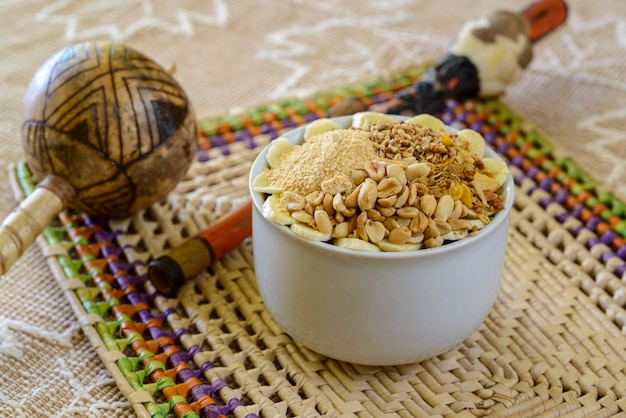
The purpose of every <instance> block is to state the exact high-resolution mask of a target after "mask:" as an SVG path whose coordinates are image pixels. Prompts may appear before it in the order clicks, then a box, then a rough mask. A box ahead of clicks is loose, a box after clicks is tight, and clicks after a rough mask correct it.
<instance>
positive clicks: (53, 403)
mask: <svg viewBox="0 0 626 418" xmlns="http://www.w3.org/2000/svg"><path fill="white" fill-rule="evenodd" d="M568 3H569V6H570V15H569V20H568V23H567V25H566V26H565V27H563V28H561V29H560V30H559V31H558V32H557V33H554V34H552V35H551V36H549V37H548V38H546V39H543V40H541V41H540V42H539V43H538V44H537V45H536V46H535V48H534V53H535V57H534V60H533V62H532V63H531V65H530V66H529V67H528V68H527V69H526V71H525V72H524V74H523V76H522V78H521V79H520V80H519V81H518V82H517V83H515V84H514V85H512V86H510V88H509V89H508V90H507V91H506V93H505V95H504V96H503V97H502V101H503V102H504V103H505V104H506V105H508V106H509V107H510V108H511V109H512V110H513V111H514V112H516V113H517V114H518V115H520V116H521V117H522V118H523V119H524V120H525V121H527V122H528V123H530V124H532V125H534V126H536V127H538V129H539V130H540V131H541V132H542V133H543V134H545V135H546V136H547V137H548V138H550V140H551V141H552V142H553V143H554V145H555V146H556V147H557V152H560V153H562V154H563V155H569V156H571V157H572V158H573V159H574V160H575V161H576V162H577V163H578V164H579V165H580V166H581V167H583V168H584V169H585V170H586V171H587V172H588V173H590V174H591V175H592V176H593V177H595V178H596V179H599V180H601V181H602V182H603V183H604V187H605V188H606V189H607V190H612V191H613V192H614V193H616V194H617V195H619V196H622V197H624V196H626V182H625V181H624V180H626V164H624V163H623V161H624V159H625V158H626V147H624V146H623V145H622V144H623V142H624V140H625V139H626V136H625V135H624V130H625V129H626V77H625V76H624V74H626V58H625V57H626V53H625V52H626V2H624V1H622V0H602V1H600V2H589V1H586V0H570V1H569V2H568ZM120 4H121V3H119V2H109V1H106V0H87V1H82V2H67V1H64V0H54V1H43V0H26V1H19V2H18V1H12V0H4V1H2V2H0V33H1V34H2V36H1V37H0V51H1V52H2V54H1V56H2V62H1V63H0V112H1V114H2V117H1V118H0V161H1V164H0V165H1V166H3V167H8V165H9V164H10V163H15V162H17V161H20V160H22V159H23V158H24V154H23V152H22V149H21V139H20V130H21V123H22V119H21V104H22V98H23V95H24V92H25V90H26V86H27V84H28V82H29V81H30V78H31V77H32V75H33V74H34V72H35V71H36V69H37V68H38V66H39V65H40V64H41V63H43V61H44V60H45V59H47V58H48V57H49V56H50V55H52V54H53V53H54V52H56V51H57V50H59V49H61V48H63V47H65V46H67V45H70V44H74V43H77V42H80V41H85V40H91V39H112V40H115V41H119V42H123V43H125V44H127V45H128V46H131V47H134V48H136V49H138V50H140V51H142V52H144V53H145V54H147V55H148V56H150V57H152V58H153V59H155V60H156V61H157V62H159V63H160V64H162V65H163V66H164V67H168V68H169V67H173V68H175V77H176V78H177V80H178V81H179V82H180V83H181V84H182V86H183V87H184V88H185V90H186V91H187V92H188V94H189V96H190V99H191V102H192V103H193V106H194V108H195V111H196V114H197V116H198V117H200V118H202V117H209V116H216V115H221V114H224V113H225V112H227V111H229V110H231V109H234V108H240V109H242V108H246V107H250V106H254V105H258V104H261V103H267V102H271V101H274V100H279V99H283V98H288V97H293V96H298V97H304V96H307V95H311V94H313V93H315V92H319V91H323V90H327V89H329V88H330V87H335V86H344V85H346V84H349V83H354V82H357V81H362V80H368V79H373V78H376V77H379V76H384V75H387V74H391V73H393V72H394V71H398V70H402V69H405V68H407V67H410V66H414V65H418V64H425V63H430V62H434V61H436V60H437V59H438V58H439V57H441V56H442V54H443V53H444V52H445V51H446V48H447V47H448V46H449V45H450V43H451V42H452V41H453V39H454V37H455V34H456V32H457V30H458V29H459V28H460V26H461V25H462V23H463V22H464V21H466V20H468V19H470V18H476V17H480V16H484V15H487V14H489V13H490V12H492V11H494V10H497V9H498V8H501V7H502V2H498V1H496V0H475V1H472V2H471V7H458V4H459V2H456V1H453V0H440V1H437V2H428V1H425V0H418V1H406V0H392V1H388V2H379V1H376V0H367V1H361V0H339V1H328V0H319V1H315V2H304V1H298V0H289V1H284V2H274V1H269V0H241V1H238V2H227V1H224V0H213V1H206V2H199V1H191V0H183V1H179V2H165V1H164V0H143V1H127V2H123V4H124V5H123V6H121V5H120ZM468 4H469V2H468ZM526 4H527V3H526V2H525V1H510V2H507V6H508V7H510V8H512V9H513V10H520V9H522V8H523V7H524V6H525V5H526ZM444 11H445V12H444ZM0 176H1V177H0V185H1V186H0V193H2V199H0V216H1V217H2V218H5V217H6V216H7V215H8V214H9V212H10V211H11V209H12V208H13V207H14V197H13V193H12V192H11V189H10V186H9V182H8V180H7V174H6V172H5V171H3V172H1V173H0ZM0 287H2V288H3V289H5V291H3V292H2V294H0V376H7V374H6V373H7V371H9V370H10V371H11V372H10V376H11V378H10V379H6V378H3V379H0V405H4V406H0V412H4V413H6V414H10V415H13V416H50V415H52V414H53V413H55V414H57V415H55V416H111V415H115V416H120V415H128V416H130V415H132V409H131V408H130V406H129V403H128V402H127V400H126V399H125V398H124V396H123V395H122V394H121V393H120V392H119V390H118V388H117V386H116V384H115V382H114V380H113V378H112V377H111V375H110V374H109V372H108V371H107V369H106V368H105V367H104V366H103V365H102V363H101V361H100V359H99V357H98V356H97V355H96V353H95V351H94V350H93V348H92V346H91V344H90V343H89V341H88V340H87V338H86V337H85V336H84V335H83V333H82V331H81V330H80V327H79V324H78V322H77V321H76V318H75V316H74V313H73V311H72V309H71V308H70V307H69V306H68V305H67V301H66V298H65V296H64V294H63V292H62V291H61V289H60V288H59V286H58V285H57V283H56V282H55V280H54V279H53V277H52V274H51V273H50V271H49V269H48V267H47V265H46V263H45V259H44V257H43V255H42V253H41V251H40V250H39V249H38V248H37V247H36V246H32V247H31V248H29V249H28V250H27V251H26V252H25V254H24V255H23V256H22V258H21V259H20V260H18V262H17V263H16V265H14V266H13V268H12V269H11V270H10V271H9V272H8V273H6V274H5V275H4V276H2V277H0ZM0 415H1V414H0Z"/></svg>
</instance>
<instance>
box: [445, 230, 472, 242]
mask: <svg viewBox="0 0 626 418" xmlns="http://www.w3.org/2000/svg"><path fill="white" fill-rule="evenodd" d="M468 235H469V233H468V232H467V231H465V230H463V231H450V232H446V233H445V234H443V235H442V236H441V237H442V238H443V239H444V241H458V240H460V239H463V238H465V237H467V236H468Z"/></svg>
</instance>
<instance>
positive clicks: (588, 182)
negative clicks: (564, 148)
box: [10, 69, 626, 418]
mask: <svg viewBox="0 0 626 418" xmlns="http://www.w3.org/2000/svg"><path fill="white" fill-rule="evenodd" d="M420 75H421V70H420V69H416V70H407V71H405V72H403V73H401V74H398V75H397V76H394V77H393V78H391V79H388V80H375V81H372V82H371V83H360V84H358V85H354V86H351V87H349V88H346V89H341V90H335V91H332V92H326V93H324V94H320V95H318V96H315V97H312V98H310V99H294V100H289V101H284V102H280V103H274V104H269V105H264V106H259V107H257V108H254V109H250V110H247V111H244V112H241V113H239V114H232V115H226V116H223V117H219V118H212V119H207V120H203V121H200V122H199V126H200V130H201V133H202V135H201V136H202V137H201V138H200V144H199V149H198V159H197V161H196V162H195V163H194V164H193V165H192V167H191V169H190V172H189V174H188V176H187V177H186V178H185V180H184V181H183V182H182V183H180V184H179V185H178V187H177V188H176V190H175V191H174V192H173V193H172V194H171V195H170V196H169V197H168V198H167V199H166V200H164V201H163V202H160V203H159V204H155V205H154V206H153V207H151V208H150V209H148V210H145V211H143V212H141V213H139V214H137V215H134V216H133V217H131V218H127V219H122V220H110V219H102V218H94V217H89V216H86V215H84V214H80V213H71V212H64V213H62V214H61V215H60V216H59V218H58V221H57V222H56V223H55V224H54V225H51V226H50V227H49V228H47V229H46V231H45V233H44V234H43V235H42V236H41V237H40V238H39V239H38V241H37V242H38V245H39V247H40V248H41V249H42V251H43V253H44V255H45V257H46V259H47V262H48V264H49V266H50V269H51V271H52V273H53V274H54V276H55V278H56V280H57V281H58V283H59V285H60V286H62V288H63V289H65V290H66V292H65V293H66V295H67V299H68V301H69V303H70V305H71V306H72V307H73V308H74V310H75V313H76V316H77V318H78V320H79V322H80V323H81V326H82V329H83V331H84V333H85V334H86V335H87V337H88V338H89V340H90V342H91V344H92V345H93V348H94V350H96V352H97V353H98V355H99V356H100V358H101V359H102V361H103V363H104V364H105V365H106V367H107V368H108V369H109V371H110V372H111V375H112V376H113V378H114V379H115V381H116V383H117V385H118V387H119V388H120V390H121V391H122V393H123V394H124V395H125V396H126V397H127V399H128V400H129V402H130V403H131V404H132V406H133V408H134V410H135V412H136V413H137V415H138V416H139V417H175V416H176V417H185V418H192V417H220V416H233V417H257V416H258V417H313V416H329V417H336V416H345V417H357V416H358V417H379V416H385V417H432V416H457V417H476V416H493V417H505V416H506V417H509V416H516V417H556V416H570V417H608V416H626V412H625V411H626V401H625V400H624V397H625V395H626V379H625V376H624V373H625V371H626V350H625V348H626V335H624V329H625V327H626V311H625V310H624V305H625V304H626V284H625V283H624V282H623V281H622V277H626V275H625V272H626V263H625V262H624V260H625V259H626V240H625V238H624V237H625V236H626V221H624V219H625V216H626V205H624V203H623V202H622V201H620V200H619V199H618V198H616V197H615V196H614V195H613V194H611V193H610V192H608V191H602V186H601V185H600V184H598V183H597V182H596V181H594V179H592V178H590V177H589V176H588V175H586V174H585V173H584V172H583V171H582V170H580V168H579V167H578V166H577V165H576V164H575V163H574V162H573V161H572V160H571V159H569V158H567V157H563V156H558V155H557V153H556V152H554V150H553V148H552V147H551V145H550V143H549V142H548V141H547V140H546V139H545V138H544V137H542V136H541V134H540V133H539V132H538V131H537V130H535V129H533V128H532V127H527V126H525V125H524V123H523V121H521V120H520V119H519V118H518V117H516V116H515V115H514V114H513V113H512V112H511V111H510V110H508V109H506V108H505V107H504V106H503V105H502V104H501V103H499V102H498V101H496V100H490V101H469V102H466V103H457V102H449V103H448V108H447V110H446V112H445V113H444V114H443V116H442V118H443V119H444V121H445V122H446V123H448V124H450V125H453V126H457V127H461V128H462V127H471V128H473V129H476V130H478V131H480V132H481V133H482V134H483V135H484V137H485V139H486V140H487V142H488V143H489V144H490V145H491V146H492V147H494V148H495V149H496V150H497V151H498V152H499V153H500V154H502V155H503V156H504V157H505V158H506V160H507V161H508V162H509V164H510V167H511V170H512V172H513V174H514V178H515V182H516V199H515V207H514V209H513V211H512V215H511V227H510V232H509V245H508V251H507V258H506V263H505V270H504V273H503V281H502V285H501V288H500V292H499V295H498V298H497V300H496V303H495V305H494V307H493V309H492V310H491V312H490V313H489V316H488V317H487V318H486V320H485V321H484V323H483V324H482V325H481V326H480V327H479V329H477V330H476V331H475V332H474V333H473V334H472V335H471V336H470V337H468V338H467V339H466V340H465V341H464V342H463V343H462V344H460V345H459V346H458V347H457V348H455V349H453V350H450V351H449V352H447V353H445V354H442V355H439V356H437V357H434V358H432V359H430V360H427V361H423V362H421V363H417V364H408V365H403V366H397V367H369V366H368V367H366V366H360V365H355V364H347V363H343V362H338V361H335V360H332V359H328V358H325V357H322V356H320V355H318V354H316V353H314V352H312V351H310V350H308V349H306V348H304V347H302V346H301V345H299V344H298V343H297V342H294V341H293V340H292V339H291V338H290V337H289V336H288V335H287V334H285V333H284V332H283V331H282V329H281V328H280V327H279V326H278V325H277V324H276V323H275V322H274V321H273V320H272V318H271V316H270V315H269V313H268V312H267V311H266V309H265V307H264V305H263V302H262V300H261V297H260V295H259V292H258V290H257V287H256V283H255V276H254V269H253V260H252V251H253V249H252V247H251V244H250V242H245V243H243V244H242V245H241V246H240V247H238V248H237V249H236V250H234V251H233V252H232V253H230V254H228V255H227V256H226V257H225V258H224V259H222V260H221V261H219V262H216V263H214V265H212V266H211V267H210V269H208V271H207V272H206V273H203V274H201V275H200V276H199V277H197V278H196V279H194V280H193V281H191V282H189V283H187V284H186V285H185V286H184V287H183V289H182V290H181V292H180V294H179V296H178V297H177V298H175V299H168V298H165V297H164V296H162V295H160V294H158V293H156V292H155V291H154V287H153V286H152V284H151V283H150V282H149V281H148V280H147V277H146V263H147V262H148V261H149V260H150V259H151V258H153V257H156V256H158V255H161V254H163V253H164V252H166V251H167V250H168V249H169V248H172V247H173V246H176V245H178V244H180V243H182V242H183V241H184V240H185V239H186V238H188V237H190V236H192V235H194V234H195V233H197V232H199V231H200V230H202V229H204V228H206V227H207V226H208V225H209V224H211V223H212V222H214V221H215V220H216V219H217V218H219V217H220V216H222V215H223V214H225V213H226V212H228V211H229V210H231V209H232V208H233V207H236V206H238V205H240V204H243V203H244V202H245V201H246V199H247V197H248V192H247V175H248V171H249V168H250V165H251V163H252V160H253V159H254V158H255V156H256V155H257V154H258V152H259V150H260V149H261V148H262V147H263V146H264V145H266V144H267V143H269V142H270V141H271V140H272V139H274V138H276V137H277V136H278V135H280V133H281V132H283V131H285V130H288V129H291V128H293V127H295V126H298V125H300V124H302V123H305V122H308V121H311V120H314V119H316V118H318V117H320V116H323V115H324V112H325V110H326V109H328V107H329V106H331V105H333V104H335V103H337V102H338V101H339V100H341V99H342V98H343V97H346V96H354V95H356V96H360V97H361V98H363V99H364V100H366V101H369V102H372V103H373V102H376V101H380V100H385V99H386V98H388V97H389V96H390V95H391V94H392V92H394V91H396V90H398V89H400V88H402V87H405V86H407V85H409V84H410V83H411V82H413V81H414V80H416V79H417V78H418V77H419V76H420ZM10 172H11V174H12V182H13V186H14V191H15V194H16V196H17V197H18V198H20V199H21V198H23V197H24V196H25V195H27V194H28V193H30V192H31V191H32V189H33V187H34V185H35V181H34V179H33V178H32V176H31V174H30V172H29V170H28V166H27V165H26V164H25V163H21V164H19V165H17V166H15V167H12V168H11V170H10ZM460 320H462V319H461V318H460Z"/></svg>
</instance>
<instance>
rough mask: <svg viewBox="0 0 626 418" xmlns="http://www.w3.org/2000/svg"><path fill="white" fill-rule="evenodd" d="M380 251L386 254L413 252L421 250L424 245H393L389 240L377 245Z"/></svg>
mask: <svg viewBox="0 0 626 418" xmlns="http://www.w3.org/2000/svg"><path fill="white" fill-rule="evenodd" d="M376 245H378V246H379V247H380V249H381V250H383V251H386V252H403V251H415V250H419V249H421V248H422V247H423V246H424V244H422V243H418V244H394V243H393V242H389V240H387V239H384V240H382V241H380V242H378V244H376Z"/></svg>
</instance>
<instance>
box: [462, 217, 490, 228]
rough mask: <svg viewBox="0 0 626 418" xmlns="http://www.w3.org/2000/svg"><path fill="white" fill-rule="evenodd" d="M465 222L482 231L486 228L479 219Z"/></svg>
mask: <svg viewBox="0 0 626 418" xmlns="http://www.w3.org/2000/svg"><path fill="white" fill-rule="evenodd" d="M466 220H467V222H469V223H471V224H472V226H475V227H476V228H478V229H483V228H484V227H485V226H487V224H486V223H485V222H483V221H481V220H480V219H478V218H477V219H466Z"/></svg>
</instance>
